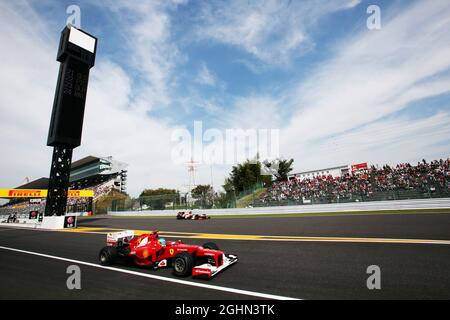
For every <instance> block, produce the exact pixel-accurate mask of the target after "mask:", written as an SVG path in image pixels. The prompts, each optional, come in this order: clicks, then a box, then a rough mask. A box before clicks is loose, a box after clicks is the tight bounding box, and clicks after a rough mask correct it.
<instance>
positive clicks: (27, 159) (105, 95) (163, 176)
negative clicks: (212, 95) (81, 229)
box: [0, 2, 187, 196]
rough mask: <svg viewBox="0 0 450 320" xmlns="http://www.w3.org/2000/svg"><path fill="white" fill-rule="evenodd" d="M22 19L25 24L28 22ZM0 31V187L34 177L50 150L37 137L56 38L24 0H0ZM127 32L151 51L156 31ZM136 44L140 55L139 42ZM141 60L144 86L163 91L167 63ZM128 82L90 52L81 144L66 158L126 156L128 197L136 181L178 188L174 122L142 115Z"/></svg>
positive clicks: (44, 172) (48, 101) (45, 119)
mask: <svg viewBox="0 0 450 320" xmlns="http://www.w3.org/2000/svg"><path fill="white" fill-rule="evenodd" d="M30 17H32V18H33V20H32V21H33V24H30V23H29V21H31V20H30V19H31V18H30ZM161 19H162V20H164V18H161ZM164 23H165V22H164ZM164 23H161V24H160V25H164ZM0 29H1V30H2V33H0V41H1V43H8V45H7V46H4V47H2V50H1V51H0V70H2V73H1V75H0V85H1V87H2V95H1V96H0V114H1V119H2V121H1V122H2V124H1V127H0V134H1V136H2V139H1V142H0V149H1V150H2V157H0V167H1V168H2V170H1V177H0V181H1V186H0V187H14V186H17V185H18V184H20V183H21V182H22V180H23V179H24V177H30V178H31V179H34V178H39V177H41V176H48V173H49V166H50V158H51V152H52V150H51V148H48V147H46V146H45V143H46V138H47V133H48V125H49V118H50V113H51V108H52V104H53V95H54V90H55V85H56V78H57V73H58V63H57V62H56V61H55V50H56V48H57V45H58V44H57V42H56V41H49V38H50V39H52V38H51V37H48V32H49V31H48V30H47V29H46V27H45V24H44V23H42V21H41V20H40V19H39V17H38V16H37V15H36V13H35V12H34V11H33V10H32V9H31V8H30V7H28V6H27V5H26V3H25V2H18V3H12V2H8V3H6V2H0ZM154 32H156V31H154ZM161 32H162V33H164V31H161ZM141 33H143V34H144V35H143V37H142V39H141V38H139V34H141ZM134 36H136V37H138V38H139V39H137V40H133V39H132V40H131V41H132V43H137V45H138V46H139V45H140V44H142V43H141V42H140V41H142V42H144V43H146V44H147V42H146V41H147V40H148V39H150V40H151V41H150V42H151V45H149V46H150V47H152V46H155V47H152V48H151V50H156V51H158V50H159V49H157V48H156V46H157V44H155V43H158V40H157V39H158V38H160V37H163V36H162V35H161V33H158V32H156V35H152V34H146V33H145V31H144V30H142V31H139V30H138V31H136V34H134ZM164 37H165V36H164ZM164 37H163V38H164ZM155 39H156V40H155ZM153 40H154V41H153ZM164 41H168V40H167V39H165V40H164ZM163 46H164V44H163ZM136 50H138V51H139V53H140V54H141V58H142V59H143V58H144V57H143V52H144V51H145V48H141V47H137V48H136ZM152 52H155V51H152ZM161 59H163V58H161ZM144 60H145V59H144ZM143 63H144V64H145V70H147V71H152V70H153V71H154V72H153V73H152V74H150V75H148V88H149V91H152V92H162V91H164V90H165V89H164V86H165V81H166V79H167V77H168V76H167V75H166V73H170V72H171V66H170V67H167V66H165V65H164V64H163V65H162V66H160V65H158V61H151V62H145V61H144V62H143ZM147 63H148V64H147ZM171 63H173V62H171ZM160 80H161V81H160ZM159 81H160V82H159ZM158 82H159V83H160V84H161V87H159V84H158ZM132 87H133V82H132V79H131V78H130V77H129V76H128V75H127V73H126V72H125V71H124V70H123V69H122V67H120V66H118V65H117V64H114V63H113V62H111V61H109V60H105V59H102V58H101V57H98V59H97V63H96V66H95V67H94V69H92V71H91V78H90V83H89V91H88V97H87V102H86V113H85V123H84V133H83V140H82V146H81V147H79V148H77V149H75V151H74V160H76V159H79V158H81V157H85V156H87V155H96V156H109V155H112V156H113V157H114V158H116V159H118V160H121V161H125V162H127V163H128V164H129V165H130V168H129V169H130V171H129V191H130V192H131V194H132V195H134V196H136V195H138V194H139V192H140V191H141V190H142V189H143V188H144V187H157V186H167V187H178V186H180V185H182V184H183V182H184V181H185V180H187V174H186V173H185V168H183V167H176V166H174V165H172V160H171V158H170V156H171V154H170V151H171V146H172V145H171V143H170V140H169V139H170V136H171V132H172V130H174V129H175V128H174V127H171V126H170V125H168V124H166V123H164V121H161V120H159V119H153V118H149V117H148V116H147V114H146V111H147V110H148V109H146V108H136V107H132V105H133V97H134V96H135V92H134V91H133V89H132ZM185 176H186V178H185Z"/></svg>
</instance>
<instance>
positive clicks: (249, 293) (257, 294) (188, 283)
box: [0, 246, 302, 300]
mask: <svg viewBox="0 0 450 320" xmlns="http://www.w3.org/2000/svg"><path fill="white" fill-rule="evenodd" d="M0 249H3V250H7V251H13V252H19V253H24V254H29V255H34V256H39V257H43V258H49V259H54V260H59V261H65V262H70V263H74V264H81V265H85V266H89V267H93V268H98V269H104V270H109V271H115V272H120V273H125V274H130V275H134V276H139V277H143V278H148V279H153V280H160V281H165V282H172V283H177V284H181V285H186V286H191V287H199V288H205V289H210V290H216V291H223V292H230V293H236V294H241V295H246V296H252V297H257V298H263V299H271V300H302V299H298V298H292V297H285V296H278V295H273V294H267V293H261V292H254V291H248V290H241V289H235V288H229V287H221V286H216V285H210V284H204V283H198V282H193V281H186V280H180V279H174V278H167V277H162V276H156V275H152V274H147V273H141V272H136V271H131V270H125V269H120V268H114V267H107V266H102V265H99V264H95V263H90V262H86V261H80V260H74V259H68V258H63V257H58V256H52V255H48V254H44V253H38V252H32V251H26V250H20V249H15V248H9V247H3V246H0Z"/></svg>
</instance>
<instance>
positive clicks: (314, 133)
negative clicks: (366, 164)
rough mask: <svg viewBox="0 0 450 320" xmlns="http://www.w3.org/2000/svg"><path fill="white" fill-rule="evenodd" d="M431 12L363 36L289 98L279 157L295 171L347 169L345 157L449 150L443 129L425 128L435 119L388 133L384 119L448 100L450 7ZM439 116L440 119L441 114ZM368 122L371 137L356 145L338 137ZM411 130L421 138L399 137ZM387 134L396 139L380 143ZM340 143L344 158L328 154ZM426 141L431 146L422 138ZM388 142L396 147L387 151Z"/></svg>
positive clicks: (425, 9)
mask: <svg viewBox="0 0 450 320" xmlns="http://www.w3.org/2000/svg"><path fill="white" fill-rule="evenodd" d="M433 4H434V5H433V6H428V5H427V3H425V2H422V1H419V2H417V3H416V4H415V5H414V6H411V7H410V8H408V9H406V10H403V11H402V12H400V13H399V14H398V15H397V16H395V17H394V18H393V19H392V20H390V21H386V22H384V23H383V28H382V29H381V30H379V31H376V32H373V31H368V30H363V31H362V32H361V33H360V34H359V35H357V36H356V37H352V38H351V39H348V40H347V41H345V42H343V43H342V44H341V45H340V46H339V47H338V48H337V50H336V54H335V57H334V58H332V59H330V60H329V61H328V62H326V63H324V64H322V66H321V67H320V68H319V69H317V70H316V72H314V73H313V74H312V75H311V77H309V78H308V79H307V80H306V81H305V82H303V83H301V84H300V85H298V86H297V87H296V88H295V89H294V90H292V92H290V93H289V94H288V95H289V96H290V98H291V99H292V100H291V101H290V104H291V105H292V106H293V110H294V114H293V116H292V117H291V119H290V123H289V126H287V128H285V130H283V132H282V144H283V147H282V150H283V152H285V153H287V156H294V157H295V158H296V159H299V160H298V163H297V165H298V166H301V167H303V166H307V167H312V166H314V163H322V164H323V165H335V164H336V162H343V161H344V160H345V161H346V162H349V163H350V162H352V160H351V158H352V157H351V155H352V156H353V158H354V159H356V158H365V159H361V160H368V161H372V160H374V159H378V160H381V158H383V157H384V158H385V161H392V162H395V161H396V160H395V159H397V160H398V161H400V160H401V159H404V158H408V159H410V158H411V157H412V153H409V151H408V150H414V152H416V157H421V154H430V155H431V154H433V155H434V156H438V153H436V152H434V153H433V152H431V151H430V150H432V149H433V148H435V147H434V145H435V144H438V143H444V145H443V146H442V147H441V153H440V154H444V153H443V152H442V151H445V150H448V141H447V142H446V141H445V140H447V135H446V134H445V132H446V131H445V128H446V127H445V126H447V127H448V124H447V123H445V122H437V123H436V125H434V122H430V121H431V120H432V119H434V120H436V118H435V117H431V118H428V119H427V118H423V117H422V119H418V120H417V119H416V120H414V119H415V118H411V119H409V120H408V119H402V121H399V123H398V129H395V127H394V128H392V126H391V124H390V121H391V120H386V118H384V117H386V116H388V115H391V114H394V113H395V112H398V111H400V110H402V109H404V108H405V107H407V106H408V105H409V104H410V103H412V102H417V101H420V100H421V99H424V98H428V97H433V96H437V95H440V94H444V93H448V92H450V77H449V76H448V75H445V73H443V72H445V71H448V70H449V69H450V55H449V54H448V53H449V52H450V33H449V32H448V30H450V19H449V18H448V17H449V16H450V6H449V5H448V2H446V1H435V2H433ZM441 107H442V108H445V109H447V108H449V107H450V106H448V105H444V106H441ZM440 116H442V117H443V118H444V119H447V116H448V114H447V113H444V114H441V115H440ZM374 121H378V122H377V126H378V127H377V128H378V129H377V130H361V131H357V132H358V133H357V134H358V138H359V139H358V141H359V142H355V141H354V140H348V141H347V140H346V135H345V132H347V131H348V130H350V129H352V128H359V127H361V126H368V124H369V123H371V122H374ZM421 121H422V122H421ZM418 123H423V124H424V127H423V128H422V130H419V131H414V132H412V133H411V134H410V135H402V134H401V133H402V130H407V129H406V127H407V125H408V124H410V125H412V126H413V125H414V124H418ZM427 124H429V128H427V127H426V125H427ZM386 127H388V128H391V130H392V131H396V130H398V132H397V133H396V134H398V137H394V136H389V135H388V136H387V137H388V138H386V137H385V136H383V133H382V132H383V130H385V129H386ZM369 128H370V126H369ZM394 133H395V132H393V133H392V134H394ZM341 135H342V136H343V137H344V138H343V140H339V141H347V142H345V143H344V142H343V143H344V144H345V145H346V146H348V147H349V148H350V146H351V148H350V149H349V150H351V152H349V153H347V154H346V155H345V156H344V155H343V156H340V154H339V153H336V152H333V149H332V148H330V146H331V145H333V141H334V140H333V139H336V137H338V138H339V137H340V136H341ZM430 136H432V137H433V140H427V139H422V138H421V137H424V138H425V137H430ZM330 137H331V138H330ZM390 139H396V140H392V143H391V140H390ZM397 140H398V141H397ZM349 141H353V142H354V143H351V142H349ZM365 141H367V143H365ZM377 141H378V142H377ZM418 141H421V143H420V144H419V143H418ZM426 141H428V144H427V143H426ZM394 142H395V143H394ZM445 143H446V144H445ZM368 145H369V146H370V147H369V148H367V146H368ZM393 145H395V146H396V148H395V149H392V148H391V146H393ZM378 160H377V161H378Z"/></svg>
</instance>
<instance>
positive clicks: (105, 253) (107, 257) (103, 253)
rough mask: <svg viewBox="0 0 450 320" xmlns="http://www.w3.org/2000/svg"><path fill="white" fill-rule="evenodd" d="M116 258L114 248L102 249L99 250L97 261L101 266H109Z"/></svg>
mask: <svg viewBox="0 0 450 320" xmlns="http://www.w3.org/2000/svg"><path fill="white" fill-rule="evenodd" d="M116 258H117V250H116V248H114V247H104V248H103V249H102V250H100V253H99V255H98V259H99V260H100V264H101V265H103V266H110V265H112V264H114V262H115V261H116Z"/></svg>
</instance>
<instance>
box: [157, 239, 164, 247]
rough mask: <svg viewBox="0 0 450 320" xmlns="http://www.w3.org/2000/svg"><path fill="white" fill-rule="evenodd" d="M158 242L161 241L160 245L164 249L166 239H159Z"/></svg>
mask: <svg viewBox="0 0 450 320" xmlns="http://www.w3.org/2000/svg"><path fill="white" fill-rule="evenodd" d="M158 241H159V244H160V245H162V246H163V247H164V246H165V245H166V239H164V238H159V239H158Z"/></svg>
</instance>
